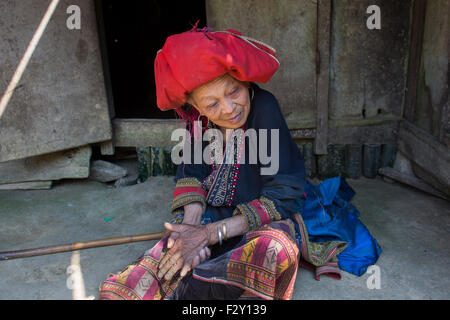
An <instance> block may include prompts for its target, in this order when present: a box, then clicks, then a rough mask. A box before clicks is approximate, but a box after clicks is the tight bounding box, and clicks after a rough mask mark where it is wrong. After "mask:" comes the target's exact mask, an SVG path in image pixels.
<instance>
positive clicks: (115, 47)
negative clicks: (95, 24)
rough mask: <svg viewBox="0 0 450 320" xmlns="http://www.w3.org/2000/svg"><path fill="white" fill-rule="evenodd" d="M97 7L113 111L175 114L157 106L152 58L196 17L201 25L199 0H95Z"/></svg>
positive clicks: (141, 115) (147, 116)
mask: <svg viewBox="0 0 450 320" xmlns="http://www.w3.org/2000/svg"><path fill="white" fill-rule="evenodd" d="M96 8H97V18H98V21H99V33H100V42H101V47H102V51H103V52H102V54H103V60H104V69H105V81H106V87H107V91H108V96H109V104H110V111H112V112H111V114H112V115H113V117H114V118H122V119H133V118H134V119H173V118H175V112H167V111H166V112H163V111H161V110H159V109H158V108H157V106H156V88H155V79H154V68H153V64H154V60H155V56H156V52H157V51H158V50H159V49H161V48H162V46H163V45H164V41H165V39H166V38H167V37H168V36H170V35H172V34H176V33H180V32H183V31H187V30H189V29H190V28H192V26H193V25H194V24H195V23H196V21H197V20H200V21H199V24H198V26H199V27H203V26H205V25H206V10H205V2H204V0H194V1H167V0H165V1H164V0H146V1H132V2H130V1H123V0H97V1H96ZM105 57H106V59H105ZM108 78H109V79H108Z"/></svg>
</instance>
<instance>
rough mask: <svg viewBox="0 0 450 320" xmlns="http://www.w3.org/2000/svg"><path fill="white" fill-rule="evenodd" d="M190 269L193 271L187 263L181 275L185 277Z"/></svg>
mask: <svg viewBox="0 0 450 320" xmlns="http://www.w3.org/2000/svg"><path fill="white" fill-rule="evenodd" d="M189 271H191V267H190V266H189V265H188V264H185V265H184V266H183V268H182V269H181V272H180V276H181V277H184V276H185V275H186V274H187V273H188V272H189Z"/></svg>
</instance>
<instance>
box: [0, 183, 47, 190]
mask: <svg viewBox="0 0 450 320" xmlns="http://www.w3.org/2000/svg"><path fill="white" fill-rule="evenodd" d="M51 187H52V181H31V182H18V183H7V184H0V190H40V189H50V188H51Z"/></svg>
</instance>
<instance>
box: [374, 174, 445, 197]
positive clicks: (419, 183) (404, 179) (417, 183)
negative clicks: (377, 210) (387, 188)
mask: <svg viewBox="0 0 450 320" xmlns="http://www.w3.org/2000/svg"><path fill="white" fill-rule="evenodd" d="M378 173H379V174H381V175H383V176H386V177H389V178H391V179H394V180H396V181H399V182H401V183H404V184H407V185H409V186H412V187H414V188H417V189H419V190H422V191H425V192H427V193H429V194H432V195H435V196H437V197H440V198H442V199H445V200H450V197H448V196H447V195H446V194H445V193H443V192H440V191H439V190H436V189H435V188H433V187H432V186H430V185H429V184H428V183H426V182H425V181H423V180H421V179H418V178H416V177H415V176H411V175H409V174H405V173H401V172H399V171H397V170H395V169H393V168H389V167H384V168H380V169H379V170H378Z"/></svg>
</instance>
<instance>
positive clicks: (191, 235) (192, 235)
mask: <svg viewBox="0 0 450 320" xmlns="http://www.w3.org/2000/svg"><path fill="white" fill-rule="evenodd" d="M164 226H165V228H166V229H167V230H168V231H171V232H172V234H171V237H170V238H169V240H171V241H170V242H168V243H167V247H168V248H169V251H167V252H166V254H165V256H164V257H163V259H162V260H161V262H160V264H159V272H158V277H159V278H162V277H164V278H165V279H166V280H170V279H171V278H172V277H173V275H174V274H175V273H176V272H178V271H179V270H180V269H181V273H180V275H181V276H182V277H183V276H185V275H186V274H187V273H188V272H189V270H191V269H192V268H194V267H195V266H197V265H198V264H200V263H201V262H203V261H204V260H206V259H207V258H209V256H210V255H211V252H210V251H209V249H208V248H207V245H208V244H209V243H210V242H211V235H210V231H209V229H208V228H206V227H205V226H202V225H189V224H170V223H165V224H164Z"/></svg>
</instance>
